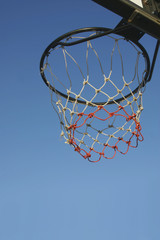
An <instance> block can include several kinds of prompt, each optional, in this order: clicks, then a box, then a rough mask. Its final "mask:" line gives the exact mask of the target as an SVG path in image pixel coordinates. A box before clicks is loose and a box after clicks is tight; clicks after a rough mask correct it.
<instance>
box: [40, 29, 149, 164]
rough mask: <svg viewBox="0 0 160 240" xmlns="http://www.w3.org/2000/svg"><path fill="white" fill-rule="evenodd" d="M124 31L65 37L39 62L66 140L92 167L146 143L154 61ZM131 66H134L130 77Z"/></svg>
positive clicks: (92, 31) (75, 33)
mask: <svg viewBox="0 0 160 240" xmlns="http://www.w3.org/2000/svg"><path fill="white" fill-rule="evenodd" d="M125 27H128V26H125ZM125 27H123V28H125ZM121 29H122V27H121V28H119V29H114V30H112V29H108V28H83V29H78V30H75V31H72V32H69V33H67V34H64V35H62V36H61V37H59V38H57V39H56V40H55V41H53V42H52V43H51V44H50V45H49V46H48V47H47V48H46V50H45V51H44V53H43V55H42V58H41V62H40V72H41V76H42V78H43V80H44V82H45V84H46V85H47V86H48V87H49V89H50V93H51V103H52V106H53V108H54V110H55V111H56V113H57V115H58V117H59V121H60V128H61V137H63V138H64V139H65V142H66V143H68V144H70V145H71V146H72V147H73V148H74V150H75V151H76V152H78V153H79V154H80V155H81V156H82V157H83V158H84V159H88V160H89V161H91V162H98V161H100V160H101V159H112V158H114V157H115V155H116V153H121V154H123V155H125V154H126V153H127V152H128V150H129V148H130V147H132V148H136V147H137V146H138V143H139V142H141V141H143V136H142V133H141V130H142V128H141V124H140V115H141V112H142V110H143V104H142V94H143V92H144V89H145V85H146V82H147V79H148V76H149V72H150V61H149V57H148V54H147V52H146V50H145V49H144V47H143V46H142V45H141V44H140V43H139V42H134V41H130V40H128V39H126V38H125V36H124V35H123V34H122V32H123V33H124V31H121ZM78 49H79V50H78ZM130 52H132V54H131V55H129V53H130ZM122 56H123V57H122ZM133 61H134V63H133ZM126 62H127V63H129V62H131V63H129V64H128V65H127V66H129V69H127V72H126V71H125V67H126V65H125V63H126ZM140 65H141V66H140ZM139 66H140V67H139ZM142 68H143V69H142Z"/></svg>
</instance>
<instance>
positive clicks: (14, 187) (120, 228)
mask: <svg viewBox="0 0 160 240" xmlns="http://www.w3.org/2000/svg"><path fill="white" fill-rule="evenodd" d="M0 12H1V14H0V25H1V37H0V42H1V44H0V45H1V54H0V69H1V72H0V77H1V81H0V85H1V87H0V109H1V117H0V239H1V240H53V239H56V240H64V239H65V240H67V239H69V240H73V239H76V240H82V239H83V240H86V239H87V240H88V239H92V240H98V239H101V240H103V239H105V240H106V239H108V240H117V239H118V240H135V239H136V240H159V239H160V205H159V203H160V188H159V183H160V147H159V141H160V139H159V136H160V127H159V123H160V113H159V89H160V81H159V78H160V72H159V69H160V61H159V58H160V53H159V54H158V61H157V63H156V66H155V71H154V73H153V77H152V81H151V82H150V83H148V84H147V88H146V91H145V93H144V97H143V104H144V111H143V113H142V116H141V125H142V128H143V136H144V138H145V140H144V141H143V142H142V143H140V144H139V147H138V148H137V149H130V151H129V152H128V154H127V155H125V156H121V155H120V154H118V155H117V156H116V158H115V159H113V160H102V161H100V162H99V163H97V164H93V163H89V162H88V161H87V160H85V159H83V158H82V157H81V156H80V155H79V154H77V153H76V152H74V151H73V149H72V148H71V147H70V146H68V145H66V144H64V142H63V140H60V137H59V134H60V128H59V122H58V118H57V115H56V113H55V112H54V111H53V109H52V106H51V103H50V94H49V91H48V89H47V87H46V85H45V84H44V83H43V81H42V79H41V76H40V73H39V61H40V58H41V54H42V53H43V51H44V49H45V48H46V47H47V46H48V45H49V43H50V42H52V41H53V40H54V39H55V38H57V37H58V36H60V35H62V34H64V33H66V32H68V31H71V30H73V29H77V28H81V27H91V26H100V27H110V28H112V27H113V28H114V26H116V24H117V23H118V22H119V20H120V17H119V16H117V15H114V14H112V13H111V12H109V11H107V10H105V9H103V8H102V7H100V6H98V5H97V4H96V3H94V2H92V1H90V0H81V1H73V0H68V1H64V0H59V1H53V0H52V1H51V0H46V1H41V0H39V1H37V0H32V1H31V0H28V1H19V0H15V1H10V2H8V1H3V2H1V9H0ZM141 43H143V45H144V46H145V48H146V49H147V51H148V53H149V55H150V56H151V58H152V56H153V51H154V46H155V44H156V41H155V39H153V38H151V37H150V36H144V37H143V39H142V40H141Z"/></svg>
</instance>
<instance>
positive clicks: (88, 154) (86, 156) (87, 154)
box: [83, 153, 91, 159]
mask: <svg viewBox="0 0 160 240" xmlns="http://www.w3.org/2000/svg"><path fill="white" fill-rule="evenodd" d="M83 157H84V158H85V159H86V158H90V157H91V154H90V153H86V155H84V156H83Z"/></svg>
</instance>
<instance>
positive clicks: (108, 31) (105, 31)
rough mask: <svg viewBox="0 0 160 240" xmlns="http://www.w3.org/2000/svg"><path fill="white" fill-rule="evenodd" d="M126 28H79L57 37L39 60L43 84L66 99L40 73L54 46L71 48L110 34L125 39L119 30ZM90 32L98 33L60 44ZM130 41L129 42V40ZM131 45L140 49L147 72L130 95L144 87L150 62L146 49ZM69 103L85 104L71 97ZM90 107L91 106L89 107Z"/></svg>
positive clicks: (100, 103)
mask: <svg viewBox="0 0 160 240" xmlns="http://www.w3.org/2000/svg"><path fill="white" fill-rule="evenodd" d="M127 27H128V26H123V27H120V28H116V29H110V28H103V27H90V28H81V29H76V30H74V31H71V32H68V33H66V34H63V35H62V36H60V37H58V38H57V39H55V40H54V41H53V42H52V43H51V44H50V45H49V46H48V47H47V48H46V49H45V51H44V53H43V54H42V57H41V60H40V74H41V77H42V79H43V81H44V82H45V84H46V85H47V87H49V88H50V89H51V90H52V91H53V92H56V93H57V94H59V95H60V96H62V97H64V98H66V99H67V98H68V95H66V94H64V93H62V92H60V91H58V90H57V89H55V88H54V87H53V86H52V85H51V84H50V83H49V81H48V80H47V79H46V76H45V74H44V71H42V69H43V67H44V60H45V58H46V57H48V56H49V54H50V50H51V49H52V50H53V49H54V48H55V47H56V46H58V45H61V46H62V45H64V46H71V45H76V44H80V43H82V42H86V41H88V40H91V39H94V38H98V37H102V36H104V35H109V34H111V33H114V34H117V35H119V36H122V37H124V38H125V34H124V32H123V33H121V30H122V29H123V30H124V29H125V28H127ZM92 31H97V32H100V33H99V34H97V35H95V36H94V37H93V36H92V37H87V38H85V39H83V40H78V41H75V42H73V43H69V44H66V43H64V42H61V41H62V40H63V39H65V38H67V37H69V36H73V35H75V34H78V33H82V32H92ZM127 40H130V39H126V41H127ZM130 41H131V40H130ZM131 42H132V43H134V44H135V45H136V46H137V47H138V48H139V49H141V51H142V54H143V57H144V60H145V62H146V67H147V71H146V72H145V76H144V79H143V81H142V82H141V83H140V84H139V85H138V86H137V88H135V89H134V90H133V91H132V93H133V94H134V93H136V92H137V91H138V89H140V88H141V87H144V86H145V84H146V83H147V79H148V76H149V73H150V60H149V56H148V53H147V51H146V49H145V48H144V47H143V46H142V45H141V44H140V43H139V42H136V41H133V40H132V41H131ZM131 95H132V94H131V93H129V94H127V95H125V98H128V97H130V96H131ZM122 100H124V98H123V97H122V98H118V99H115V101H116V102H117V103H119V102H121V101H122ZM69 101H71V102H75V101H77V103H80V104H86V101H82V100H79V99H75V98H73V97H69ZM115 101H110V102H109V103H108V104H114V103H115ZM105 103H106V102H93V104H96V105H104V104H105ZM91 106H92V105H91Z"/></svg>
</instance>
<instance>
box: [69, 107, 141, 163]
mask: <svg viewBox="0 0 160 240" xmlns="http://www.w3.org/2000/svg"><path fill="white" fill-rule="evenodd" d="M99 111H104V113H105V114H106V115H107V117H105V118H100V117H98V116H96V114H97V113H98V112H99ZM77 116H78V119H77V120H76V121H75V123H74V124H72V125H70V126H69V128H68V130H69V144H71V145H72V146H73V147H74V150H75V151H76V152H78V153H79V154H80V155H81V156H82V157H83V158H85V159H88V160H89V161H90V162H99V161H100V160H101V158H105V159H113V158H114V157H115V155H116V153H117V152H119V153H121V154H123V155H124V154H126V153H127V152H128V150H129V148H130V147H132V148H136V147H137V146H138V142H139V141H140V142H141V141H143V140H144V138H143V136H142V134H141V129H142V128H141V125H140V123H139V121H138V120H137V118H136V114H132V115H129V114H128V113H127V112H126V110H125V109H124V107H122V106H119V107H118V109H117V110H116V111H114V112H109V111H107V110H106V109H105V108H104V107H103V106H98V107H97V109H96V110H95V111H94V112H92V113H89V114H86V113H83V112H82V113H79V114H78V115H77ZM114 116H121V117H124V118H125V121H126V122H130V121H133V122H134V125H135V128H134V130H133V131H131V133H130V137H129V139H128V140H125V139H124V138H123V137H118V138H115V139H116V141H115V143H114V144H113V145H112V144H109V143H108V142H107V141H106V143H103V146H102V151H96V150H95V149H94V148H92V147H90V148H88V151H87V150H85V149H84V148H82V147H81V146H79V145H78V142H77V140H76V137H75V133H76V129H79V128H81V127H82V126H84V125H85V124H86V123H87V120H88V119H91V118H95V119H98V120H101V121H107V120H109V119H110V118H111V117H114ZM82 117H83V118H82ZM80 120H81V122H82V123H81V124H80ZM134 138H136V141H133V139H134ZM120 142H121V143H122V142H123V143H124V144H125V145H126V150H125V151H122V150H121V149H120V146H119V143H120ZM133 142H134V144H133ZM108 149H112V150H113V155H112V156H107V150H108ZM93 153H96V154H97V160H92V154H93Z"/></svg>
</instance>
